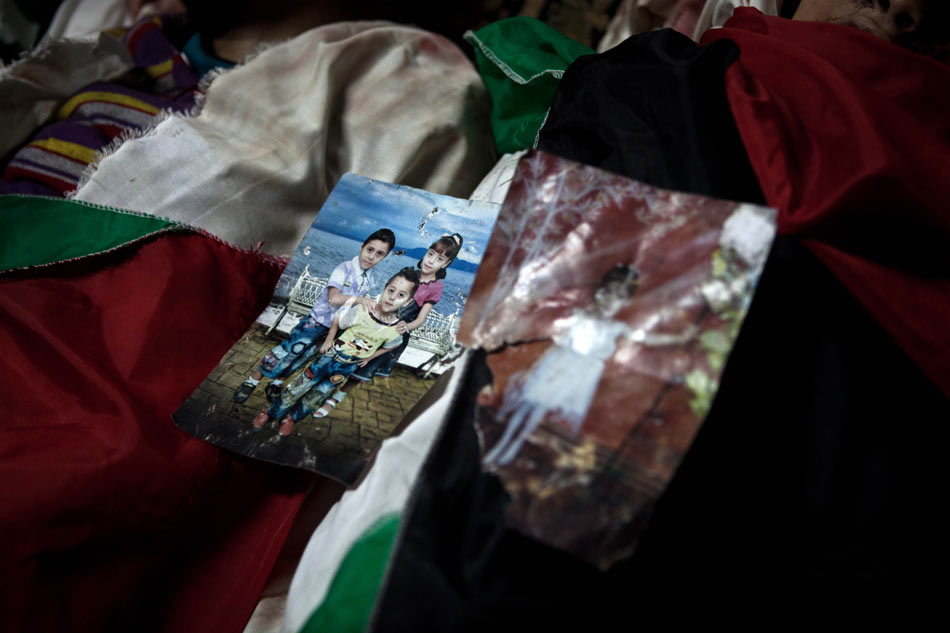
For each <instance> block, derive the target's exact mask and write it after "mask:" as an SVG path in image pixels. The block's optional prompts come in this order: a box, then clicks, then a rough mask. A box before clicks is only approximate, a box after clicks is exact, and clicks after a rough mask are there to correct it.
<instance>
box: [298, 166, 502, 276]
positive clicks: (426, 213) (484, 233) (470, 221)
mask: <svg viewBox="0 0 950 633" xmlns="http://www.w3.org/2000/svg"><path fill="white" fill-rule="evenodd" d="M499 208H500V205H497V204H491V203H488V202H475V201H472V200H461V199H458V198H450V197H448V196H441V195H438V194H434V193H429V192H428V191H423V190H421V189H413V188H411V187H403V186H400V185H393V184H390V183H384V182H381V181H378V180H371V179H369V178H364V177H362V176H357V175H355V174H346V175H344V176H343V178H341V179H340V182H339V183H337V185H336V187H334V189H333V191H332V192H331V194H330V197H329V198H327V201H326V202H325V203H324V205H323V207H322V208H321V209H320V213H319V214H318V215H317V221H316V222H315V227H316V228H319V229H320V230H323V231H327V232H328V233H334V234H336V235H341V236H343V237H348V238H350V239H354V240H358V241H360V242H362V241H363V240H364V239H366V237H367V236H368V235H369V234H370V233H372V232H373V231H375V230H377V229H379V228H383V227H385V228H389V229H392V231H393V233H395V234H396V248H397V249H411V248H427V247H428V246H429V245H430V244H432V243H433V242H434V241H435V240H437V239H439V238H440V237H441V236H443V235H451V234H452V233H459V234H460V235H461V236H462V238H463V244H462V252H461V253H460V254H459V258H460V259H462V260H465V261H467V262H470V263H478V262H479V261H480V260H481V255H482V253H484V252H485V246H486V244H487V243H488V236H489V235H490V234H491V228H492V225H493V224H494V222H495V217H496V216H497V215H498V211H499ZM433 209H438V210H437V211H435V212H433ZM420 227H421V228H420Z"/></svg>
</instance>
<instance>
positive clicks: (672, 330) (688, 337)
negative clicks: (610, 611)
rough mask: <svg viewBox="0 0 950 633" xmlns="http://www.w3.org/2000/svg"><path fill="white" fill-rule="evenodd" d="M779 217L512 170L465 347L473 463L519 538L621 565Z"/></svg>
mask: <svg viewBox="0 0 950 633" xmlns="http://www.w3.org/2000/svg"><path fill="white" fill-rule="evenodd" d="M774 234H775V212H774V211H773V210H772V209H768V208H765V207H759V206H755V205H750V204H744V203H737V202H730V201H726V200H719V199H713V198H707V197H703V196H698V195H691V194H684V193H678V192H673V191H667V190H662V189H657V188H654V187H651V186H648V185H645V184H642V183H638V182H635V181H632V180H629V179H627V178H624V177H621V176H617V175H614V174H610V173H608V172H605V171H602V170H599V169H597V168H594V167H588V166H583V165H579V164H576V163H572V162H569V161H566V160H563V159H559V158H556V157H553V156H549V155H545V154H543V153H531V154H529V155H528V156H527V157H526V158H524V159H523V160H522V161H521V163H520V164H519V166H518V169H517V171H516V174H515V178H514V180H513V182H512V184H511V189H510V190H509V192H508V195H507V197H506V199H505V203H504V205H503V207H502V211H501V213H500V214H499V217H498V221H497V222H496V224H495V230H494V232H493V233H492V237H491V240H490V241H489V244H488V247H487V249H486V252H485V256H484V259H483V261H482V265H481V267H480V268H479V272H478V275H477V276H476V279H475V284H474V286H473V288H472V293H471V297H470V299H469V302H468V305H467V308H466V311H465V314H464V317H463V319H462V324H461V327H460V331H459V341H460V342H461V343H462V344H464V345H466V346H468V347H473V348H477V347H480V348H484V349H486V350H487V351H488V352H489V353H488V355H487V362H488V365H489V368H490V369H491V372H492V376H493V384H492V386H491V388H486V389H484V390H483V391H482V393H480V394H479V396H478V402H479V407H478V415H477V425H478V430H479V437H480V442H481V444H482V451H483V458H482V459H483V467H484V468H485V469H486V470H489V471H491V472H494V473H496V474H497V475H498V476H499V477H500V479H501V482H502V484H503V485H504V487H505V489H506V491H507V492H508V493H509V494H510V496H511V503H510V505H509V507H508V519H509V521H510V523H511V525H512V526H513V527H514V528H515V529H517V530H518V531H520V532H523V533H525V534H527V535H529V536H533V537H535V538H537V539H539V540H541V541H543V542H545V543H547V544H549V545H552V546H554V547H558V548H560V549H563V550H566V551H569V552H572V553H575V554H577V555H578V556H581V557H583V558H585V559H587V560H588V561H589V562H591V563H592V564H595V565H597V566H599V567H601V568H606V567H608V566H609V565H610V564H612V563H613V562H615V561H616V560H618V559H620V558H622V557H624V556H626V555H629V554H630V553H631V552H632V551H633V549H634V548H635V546H636V543H637V538H638V535H639V533H640V531H641V530H642V528H643V525H644V522H645V521H646V519H647V518H648V516H649V513H650V510H651V508H652V506H653V504H654V502H655V501H656V500H657V498H658V497H659V495H660V494H661V493H662V492H663V490H664V489H665V487H666V486H667V484H668V483H669V482H670V480H671V479H672V477H673V474H674V472H675V470H676V468H677V466H678V465H679V463H680V461H681V460H682V458H683V456H684V454H685V453H686V451H687V449H688V448H689V446H690V444H691V442H692V441H693V438H694V437H695V435H696V432H697V431H698V429H699V426H700V425H701V423H702V421H703V419H704V417H705V414H706V412H707V411H708V410H709V407H710V405H711V403H712V400H713V398H714V397H715V394H716V390H717V388H718V384H719V378H720V375H721V373H722V369H723V367H724V365H725V363H726V359H727V357H728V355H729V352H730V350H731V349H732V346H733V343H734V341H735V339H736V336H737V334H738V331H739V327H740V326H741V324H742V320H743V318H744V316H745V314H746V310H747V308H748V306H749V303H750V301H751V298H752V293H753V291H754V288H755V285H756V283H757V281H758V278H759V275H760V274H761V271H762V267H763V265H764V262H765V258H766V256H767V254H768V251H769V248H770V247H771V243H772V240H773V238H774Z"/></svg>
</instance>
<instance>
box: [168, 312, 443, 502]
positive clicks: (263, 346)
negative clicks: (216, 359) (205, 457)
mask: <svg viewBox="0 0 950 633" xmlns="http://www.w3.org/2000/svg"><path fill="white" fill-rule="evenodd" d="M265 331H266V329H265V328H264V327H263V326H260V325H257V324H255V326H254V327H253V328H251V330H250V331H249V332H248V333H247V334H246V335H245V337H244V339H243V340H242V341H240V342H239V343H237V344H236V345H235V346H234V347H233V348H232V349H231V350H230V351H229V352H228V354H227V355H226V356H225V357H224V359H222V361H221V363H219V364H218V366H217V367H216V368H215V369H214V370H213V371H212V372H211V374H210V375H209V376H208V378H207V379H206V380H205V381H204V382H203V383H202V384H201V386H200V387H199V388H198V390H197V391H196V392H195V394H193V395H192V397H191V398H189V400H188V402H186V403H185V404H184V405H182V407H181V409H179V411H178V412H177V413H176V414H175V420H176V423H178V424H179V426H181V427H182V428H184V429H185V430H187V431H188V432H190V433H193V434H194V435H197V436H198V437H200V438H202V439H204V440H207V441H210V442H213V443H215V444H218V445H220V446H224V447H225V448H228V449H230V450H232V451H234V452H237V453H242V454H246V455H252V456H254V457H258V458H260V459H266V460H268V461H274V462H277V463H282V464H289V465H297V466H300V467H303V468H308V469H310V470H315V471H317V472H321V473H323V474H326V475H328V476H331V477H333V478H334V479H338V480H340V481H341V482H343V483H344V484H348V485H350V484H352V483H354V482H355V481H356V480H357V479H358V478H359V475H360V473H361V472H362V470H363V468H364V467H365V465H366V463H367V461H368V458H369V457H370V456H371V455H372V453H374V452H375V451H376V449H377V448H378V447H379V444H380V442H382V441H383V440H384V439H385V438H387V437H389V435H390V434H391V433H392V431H393V429H394V428H395V427H396V425H397V424H399V422H400V421H401V420H402V418H403V416H404V415H405V414H406V413H407V412H408V411H409V409H411V408H412V406H413V405H414V404H415V403H416V402H417V401H418V400H419V398H420V397H421V396H422V395H423V394H424V393H425V392H426V391H427V390H428V388H429V387H430V386H431V385H432V384H433V383H434V382H435V380H434V379H433V378H430V379H426V380H422V379H419V378H417V377H415V375H414V374H413V373H412V371H411V370H408V369H406V368H405V367H403V366H400V365H397V366H396V369H395V370H394V371H393V374H392V376H390V377H389V378H380V377H376V378H374V379H373V381H372V382H370V383H358V384H356V385H355V386H354V387H353V388H352V389H351V391H350V392H349V393H348V394H347V397H346V398H345V399H344V400H343V402H342V403H340V405H339V406H337V407H336V408H335V409H334V410H333V411H331V413H330V415H329V416H327V417H325V418H313V417H307V418H306V419H305V420H303V421H301V422H298V423H297V424H296V425H295V426H294V430H293V432H292V433H291V434H290V435H289V436H287V437H280V436H279V435H278V434H277V422H276V421H273V420H272V421H270V422H268V424H267V426H265V427H264V428H263V429H262V430H260V431H255V430H254V429H253V427H252V426H251V420H253V419H254V416H256V415H257V414H258V413H259V412H260V411H262V410H263V409H266V408H267V406H268V403H267V401H266V399H265V396H264V388H265V387H266V386H267V385H268V384H269V383H270V380H269V379H267V378H264V379H263V380H261V383H260V385H258V387H257V389H255V390H254V393H252V394H251V397H250V398H248V399H247V401H246V402H244V403H242V404H238V403H235V402H234V401H233V400H232V396H233V394H234V390H235V389H236V388H237V387H238V385H240V384H241V383H242V382H244V380H245V379H246V378H247V377H248V376H249V375H250V374H251V372H253V371H254V369H255V368H257V367H258V365H259V363H260V360H261V359H262V358H263V357H264V356H265V355H266V354H267V352H269V351H270V350H271V348H273V347H274V346H275V345H277V343H278V342H279V341H280V340H281V337H283V335H282V334H277V333H275V334H272V335H271V336H270V337H267V336H265V335H264V332H265ZM292 378H293V377H291V378H290V379H288V380H291V379H292Z"/></svg>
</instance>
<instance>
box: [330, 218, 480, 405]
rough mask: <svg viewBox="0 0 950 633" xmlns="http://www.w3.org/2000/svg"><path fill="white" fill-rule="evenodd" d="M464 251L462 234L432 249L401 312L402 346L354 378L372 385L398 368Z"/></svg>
mask: <svg viewBox="0 0 950 633" xmlns="http://www.w3.org/2000/svg"><path fill="white" fill-rule="evenodd" d="M461 250H462V236H461V235H459V234H458V233H453V234H452V235H443V236H442V237H440V238H439V239H437V240H436V241H435V242H433V243H432V245H431V246H429V249H428V250H427V251H426V254H425V255H423V256H422V259H420V260H419V263H417V264H416V268H417V269H418V270H419V287H418V289H416V292H415V294H414V295H413V297H412V301H408V302H406V304H405V305H404V306H403V307H402V308H401V309H400V311H399V313H398V316H399V323H398V324H397V326H396V329H397V330H398V331H399V332H400V333H401V334H402V344H401V345H400V346H399V347H397V348H396V349H394V350H392V351H390V352H388V353H386V354H383V355H382V356H379V357H377V358H374V359H373V360H372V361H370V362H369V363H368V364H367V365H366V366H365V367H360V368H359V369H357V370H356V371H355V372H353V374H352V375H351V377H352V378H354V379H356V380H358V381H360V382H369V381H371V380H372V379H373V376H382V377H384V378H385V377H388V376H389V374H390V373H392V370H393V367H395V366H396V360H397V359H398V358H399V356H400V355H402V353H403V351H405V349H406V346H407V345H409V333H410V332H411V331H413V330H415V329H416V328H419V327H421V326H422V324H423V323H425V320H426V317H428V316H429V311H430V310H432V306H434V305H435V304H436V303H438V302H439V299H441V298H442V280H443V279H445V269H446V268H448V267H449V265H450V264H451V263H452V262H453V261H455V258H456V257H457V256H458V254H459V251H461ZM352 384H353V383H349V382H348V383H347V384H345V385H343V386H342V387H340V388H339V389H337V390H336V392H335V393H334V394H333V395H332V396H331V397H329V398H327V399H326V401H324V403H323V406H321V407H320V408H319V409H317V410H316V411H315V412H314V414H313V415H314V417H317V418H322V417H324V416H326V415H328V414H329V413H330V411H331V410H333V408H334V407H336V405H338V404H339V403H340V402H342V401H343V399H344V398H345V397H346V394H347V392H348V391H349V390H350V389H351V388H352V387H351V386H350V385H352Z"/></svg>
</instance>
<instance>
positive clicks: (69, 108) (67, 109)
mask: <svg viewBox="0 0 950 633" xmlns="http://www.w3.org/2000/svg"><path fill="white" fill-rule="evenodd" d="M92 101H101V102H104V103H114V104H116V105H121V106H125V107H126V108H131V109H133V110H139V111H141V112H146V113H148V114H158V111H159V109H158V108H156V107H155V106H153V105H149V104H147V103H145V102H144V101H140V100H139V99H136V98H134V97H128V96H126V95H123V94H119V93H117V92H101V91H96V90H91V91H89V92H80V93H79V94H78V95H76V96H75V97H73V98H72V99H70V100H69V101H67V102H66V103H64V104H63V107H61V108H60V109H59V112H57V113H56V116H57V117H59V118H60V119H65V118H66V117H68V116H69V115H71V114H72V113H73V112H74V111H75V110H76V108H78V107H79V106H81V105H82V104H84V103H89V102H92Z"/></svg>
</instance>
